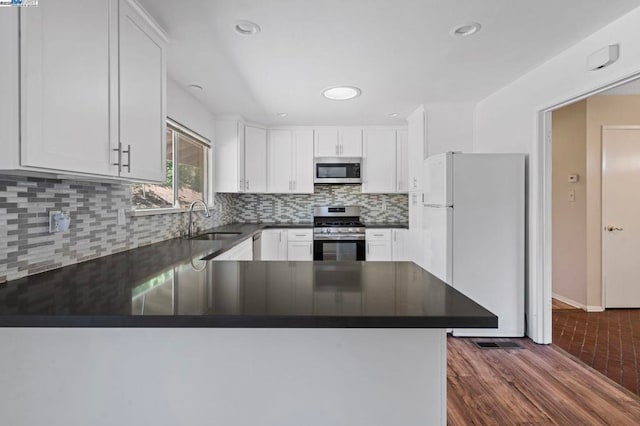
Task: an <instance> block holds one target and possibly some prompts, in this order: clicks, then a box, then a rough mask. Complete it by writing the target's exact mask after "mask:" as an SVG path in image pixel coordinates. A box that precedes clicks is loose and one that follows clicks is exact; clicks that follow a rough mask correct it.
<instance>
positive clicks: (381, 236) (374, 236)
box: [365, 229, 391, 241]
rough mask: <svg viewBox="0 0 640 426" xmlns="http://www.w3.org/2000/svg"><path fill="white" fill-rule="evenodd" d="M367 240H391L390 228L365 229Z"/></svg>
mask: <svg viewBox="0 0 640 426" xmlns="http://www.w3.org/2000/svg"><path fill="white" fill-rule="evenodd" d="M365 232H366V238H367V241H391V229H367V230H366V231H365Z"/></svg>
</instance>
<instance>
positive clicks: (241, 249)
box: [213, 238, 253, 260]
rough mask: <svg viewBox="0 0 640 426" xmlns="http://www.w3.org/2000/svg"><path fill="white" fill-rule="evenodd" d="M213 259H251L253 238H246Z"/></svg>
mask: <svg viewBox="0 0 640 426" xmlns="http://www.w3.org/2000/svg"><path fill="white" fill-rule="evenodd" d="M213 260H253V238H247V239H246V240H244V241H243V242H241V243H240V244H238V245H237V246H235V247H233V248H231V249H229V250H227V251H225V252H224V253H222V254H220V255H219V256H216V257H214V258H213Z"/></svg>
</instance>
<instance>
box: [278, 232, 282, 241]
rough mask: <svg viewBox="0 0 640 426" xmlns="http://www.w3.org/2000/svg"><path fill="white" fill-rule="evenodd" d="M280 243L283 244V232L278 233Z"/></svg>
mask: <svg viewBox="0 0 640 426" xmlns="http://www.w3.org/2000/svg"><path fill="white" fill-rule="evenodd" d="M278 241H279V242H282V231H280V232H278Z"/></svg>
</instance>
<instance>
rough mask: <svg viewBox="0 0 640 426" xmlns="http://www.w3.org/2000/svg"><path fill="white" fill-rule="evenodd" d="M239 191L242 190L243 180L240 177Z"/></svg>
mask: <svg viewBox="0 0 640 426" xmlns="http://www.w3.org/2000/svg"><path fill="white" fill-rule="evenodd" d="M240 191H244V180H242V179H240Z"/></svg>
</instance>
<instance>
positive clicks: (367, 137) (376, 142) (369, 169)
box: [362, 130, 396, 193]
mask: <svg viewBox="0 0 640 426" xmlns="http://www.w3.org/2000/svg"><path fill="white" fill-rule="evenodd" d="M363 145H364V153H363V154H364V155H363V158H362V160H363V168H364V179H363V182H362V192H365V193H366V192H368V193H389V192H396V131H395V130H367V131H365V134H364V143H363Z"/></svg>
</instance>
